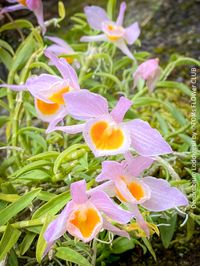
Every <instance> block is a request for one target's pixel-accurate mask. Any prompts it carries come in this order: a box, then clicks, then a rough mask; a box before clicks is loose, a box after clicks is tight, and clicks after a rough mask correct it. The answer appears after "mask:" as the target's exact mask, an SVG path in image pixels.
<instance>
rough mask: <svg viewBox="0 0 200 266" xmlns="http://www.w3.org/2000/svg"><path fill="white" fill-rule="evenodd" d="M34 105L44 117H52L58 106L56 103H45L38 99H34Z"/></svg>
mask: <svg viewBox="0 0 200 266" xmlns="http://www.w3.org/2000/svg"><path fill="white" fill-rule="evenodd" d="M36 105H37V108H38V109H39V111H40V112H41V113H42V114H44V115H53V114H55V113H56V112H57V111H58V110H59V107H60V106H59V104H57V103H46V102H43V101H42V100H40V99H36Z"/></svg>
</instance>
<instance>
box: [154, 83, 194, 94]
mask: <svg viewBox="0 0 200 266" xmlns="http://www.w3.org/2000/svg"><path fill="white" fill-rule="evenodd" d="M156 87H158V88H167V89H180V90H181V91H182V92H183V93H185V94H186V95H188V96H191V95H192V92H191V90H190V89H189V88H188V86H186V85H185V84H183V83H180V82H175V81H160V82H158V83H157V85H156Z"/></svg>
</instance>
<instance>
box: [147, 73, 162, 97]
mask: <svg viewBox="0 0 200 266" xmlns="http://www.w3.org/2000/svg"><path fill="white" fill-rule="evenodd" d="M160 73H161V71H160V68H158V69H157V70H156V71H155V73H154V76H153V77H150V78H148V80H147V87H148V89H149V90H150V91H151V92H152V91H153V90H154V88H155V86H156V83H157V81H158V80H159V78H160Z"/></svg>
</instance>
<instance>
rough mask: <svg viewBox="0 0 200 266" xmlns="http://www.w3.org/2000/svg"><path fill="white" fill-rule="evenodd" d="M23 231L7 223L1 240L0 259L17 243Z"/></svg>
mask: <svg viewBox="0 0 200 266" xmlns="http://www.w3.org/2000/svg"><path fill="white" fill-rule="evenodd" d="M20 235H21V232H20V231H19V230H17V229H16V228H13V227H12V226H11V225H9V224H8V225H7V227H6V230H5V232H4V234H3V236H2V239H1V242H0V261H1V260H2V259H3V258H4V257H5V256H6V254H7V253H8V252H9V251H10V250H11V248H12V247H13V246H14V245H15V244H16V242H17V240H18V239H19V237H20Z"/></svg>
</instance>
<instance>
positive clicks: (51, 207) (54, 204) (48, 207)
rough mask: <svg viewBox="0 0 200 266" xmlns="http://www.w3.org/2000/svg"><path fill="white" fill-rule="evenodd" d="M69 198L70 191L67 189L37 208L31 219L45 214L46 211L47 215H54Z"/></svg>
mask: <svg viewBox="0 0 200 266" xmlns="http://www.w3.org/2000/svg"><path fill="white" fill-rule="evenodd" d="M69 199H70V193H69V192H68V191H66V192H63V193H61V194H60V195H58V196H55V197H53V198H52V199H50V200H49V201H48V202H47V203H45V204H44V205H42V207H40V208H39V209H37V210H36V211H35V213H34V214H33V217H32V219H38V218H40V217H42V216H45V215H46V214H47V213H48V214H49V215H55V214H56V213H58V212H59V211H60V209H62V208H63V207H64V206H65V205H66V203H67V202H68V201H69Z"/></svg>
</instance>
